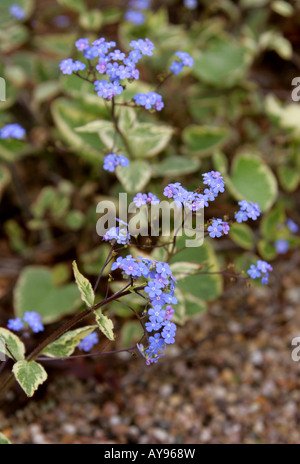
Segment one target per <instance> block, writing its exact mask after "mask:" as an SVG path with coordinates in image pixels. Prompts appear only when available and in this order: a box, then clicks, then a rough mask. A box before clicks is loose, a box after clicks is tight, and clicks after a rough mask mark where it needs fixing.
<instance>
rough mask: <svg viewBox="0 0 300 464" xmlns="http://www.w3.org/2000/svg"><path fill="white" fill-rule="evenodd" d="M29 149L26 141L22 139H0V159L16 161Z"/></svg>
mask: <svg viewBox="0 0 300 464" xmlns="http://www.w3.org/2000/svg"><path fill="white" fill-rule="evenodd" d="M27 151H28V147H26V145H25V143H24V142H23V141H20V140H13V139H12V140H0V159H2V160H4V161H8V162H11V161H15V160H17V159H18V158H21V156H23V155H25V154H26V152H27Z"/></svg>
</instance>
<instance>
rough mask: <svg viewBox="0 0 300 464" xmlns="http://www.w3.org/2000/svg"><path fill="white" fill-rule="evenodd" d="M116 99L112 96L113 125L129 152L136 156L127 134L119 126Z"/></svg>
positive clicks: (132, 156)
mask: <svg viewBox="0 0 300 464" xmlns="http://www.w3.org/2000/svg"><path fill="white" fill-rule="evenodd" d="M115 105H116V103H115V99H114V98H112V105H111V110H110V114H111V118H112V122H113V125H114V127H115V130H116V132H117V133H118V134H119V136H120V137H121V139H122V141H123V143H124V146H125V148H126V150H127V152H128V154H129V155H130V156H131V158H133V159H134V158H135V156H134V154H133V152H132V150H131V148H130V146H129V144H128V141H127V139H126V137H125V135H124V134H123V132H122V131H121V129H120V128H119V125H118V121H117V118H116V113H115Z"/></svg>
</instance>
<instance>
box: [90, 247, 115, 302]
mask: <svg viewBox="0 0 300 464" xmlns="http://www.w3.org/2000/svg"><path fill="white" fill-rule="evenodd" d="M114 246H115V244H113V245H112V247H111V249H110V251H109V253H108V256H107V258H106V260H105V263H104V264H103V267H102V269H101V271H100V274H99V276H98V279H97V282H96V283H95V286H94V293H95V292H96V290H97V288H98V285H99V283H100V280H101V277H102V275H103V272H104V269H105V268H106V266H107V265H108V263H109V261H110V258H111V255H112V254H113V251H114Z"/></svg>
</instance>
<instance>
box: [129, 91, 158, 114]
mask: <svg viewBox="0 0 300 464" xmlns="http://www.w3.org/2000/svg"><path fill="white" fill-rule="evenodd" d="M133 99H134V101H135V103H136V104H137V105H140V106H144V107H145V108H146V110H151V109H156V110H157V111H161V110H162V109H163V107H164V103H163V101H162V96H161V95H159V94H158V93H156V92H147V93H138V94H137V95H135V96H134V97H133Z"/></svg>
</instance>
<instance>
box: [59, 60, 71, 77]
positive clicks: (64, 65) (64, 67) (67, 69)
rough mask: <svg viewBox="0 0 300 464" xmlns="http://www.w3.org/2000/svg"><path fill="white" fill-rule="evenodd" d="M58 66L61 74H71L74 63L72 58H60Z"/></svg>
mask: <svg viewBox="0 0 300 464" xmlns="http://www.w3.org/2000/svg"><path fill="white" fill-rule="evenodd" d="M59 68H60V70H61V72H62V73H63V74H65V75H66V74H67V75H71V74H72V73H73V71H74V63H73V60H72V58H68V59H66V60H62V62H61V63H60V65H59Z"/></svg>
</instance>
